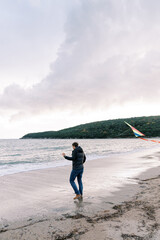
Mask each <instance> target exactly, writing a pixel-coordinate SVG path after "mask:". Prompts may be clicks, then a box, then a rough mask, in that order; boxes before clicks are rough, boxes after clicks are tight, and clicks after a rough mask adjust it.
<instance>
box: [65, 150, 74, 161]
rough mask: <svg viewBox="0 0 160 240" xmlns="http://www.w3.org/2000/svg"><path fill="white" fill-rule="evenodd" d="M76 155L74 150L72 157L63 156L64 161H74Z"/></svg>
mask: <svg viewBox="0 0 160 240" xmlns="http://www.w3.org/2000/svg"><path fill="white" fill-rule="evenodd" d="M76 156H77V153H76V151H75V150H73V151H72V157H68V156H66V155H65V156H64V158H65V159H67V160H70V161H75V160H76Z"/></svg>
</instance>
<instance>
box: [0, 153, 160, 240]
mask: <svg viewBox="0 0 160 240" xmlns="http://www.w3.org/2000/svg"><path fill="white" fill-rule="evenodd" d="M131 158H135V159H137V158H139V159H143V163H144V162H146V165H145V167H144V169H143V171H142V169H141V172H140V173H139V174H137V173H138V169H137V166H136V165H135V169H136V171H132V172H129V174H128V175H126V178H124V176H123V177H122V176H121V175H119V174H120V173H119V172H118V168H117V169H116V168H115V165H114V163H115V162H116V161H119V162H121V164H122V166H123V164H124V168H125V161H129V159H131ZM154 158H156V160H157V159H158V161H159V158H160V153H158V152H155V151H154V152H150V153H149V152H147V151H146V152H141V153H135V154H130V155H125V156H124V155H121V156H114V157H113V159H112V161H111V162H112V163H113V164H111V165H110V166H108V165H107V160H106V159H105V158H104V159H97V160H93V161H87V162H86V164H85V172H84V199H83V201H78V200H76V201H73V197H74V194H73V191H72V189H71V187H70V185H69V182H68V178H69V174H70V169H71V167H70V166H64V167H58V168H49V169H43V170H35V171H28V172H22V173H17V174H12V175H6V176H2V177H0V181H1V192H0V199H1V208H0V219H1V221H0V239H1V240H20V239H21V240H43V239H57V240H62V239H76V240H78V239H80V240H81V239H82V240H85V239H86V240H87V239H93V240H94V239H95V240H97V239H102V240H103V239H106V240H107V239H108V240H121V239H122V240H124V239H127V240H129V239H131V240H132V239H137V240H147V239H148V240H149V239H153V240H159V239H160V209H159V207H160V191H159V190H160V175H159V174H160V168H159V167H157V166H154V164H153V166H152V168H150V169H148V168H147V161H150V160H151V159H154ZM153 162H154V161H153ZM111 168H115V169H114V170H115V176H118V177H117V182H116V181H115V179H114V186H112V181H113V176H111V175H110V172H111ZM133 170H134V169H133ZM126 171H127V169H125V172H122V173H121V174H122V175H124V173H125V174H126ZM120 176H121V177H120ZM129 176H131V177H129Z"/></svg>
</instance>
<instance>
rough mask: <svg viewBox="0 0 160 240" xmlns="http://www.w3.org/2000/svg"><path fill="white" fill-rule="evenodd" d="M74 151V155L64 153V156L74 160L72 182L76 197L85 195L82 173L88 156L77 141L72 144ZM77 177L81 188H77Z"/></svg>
mask: <svg viewBox="0 0 160 240" xmlns="http://www.w3.org/2000/svg"><path fill="white" fill-rule="evenodd" d="M72 147H73V151H72V157H68V156H66V154H65V153H62V156H63V157H64V158H65V159H67V160H70V161H72V171H71V175H70V184H71V186H72V188H73V190H74V192H75V194H76V196H75V197H74V199H78V198H82V197H83V183H82V175H83V169H84V168H83V163H84V162H85V161H86V156H85V154H84V152H83V149H82V148H81V147H80V146H78V143H77V142H74V143H73V144H72ZM76 177H77V180H78V185H79V190H78V188H77V185H76V184H75V182H74V181H75V179H76Z"/></svg>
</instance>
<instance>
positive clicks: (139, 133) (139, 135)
mask: <svg viewBox="0 0 160 240" xmlns="http://www.w3.org/2000/svg"><path fill="white" fill-rule="evenodd" d="M125 123H126V124H127V125H128V126H129V127H130V128H131V129H132V131H133V132H134V135H135V136H136V137H138V138H140V139H142V140H144V141H150V142H155V143H160V141H157V140H149V139H146V138H142V137H143V136H145V135H144V134H143V133H141V132H140V131H138V130H137V129H136V128H134V127H132V126H131V125H130V124H129V123H127V122H125Z"/></svg>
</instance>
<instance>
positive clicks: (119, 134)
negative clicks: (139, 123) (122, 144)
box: [117, 129, 130, 137]
mask: <svg viewBox="0 0 160 240" xmlns="http://www.w3.org/2000/svg"><path fill="white" fill-rule="evenodd" d="M128 131H130V129H127V130H125V131H124V132H123V133H121V134H119V135H117V137H119V136H121V135H123V134H124V133H125V132H128Z"/></svg>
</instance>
